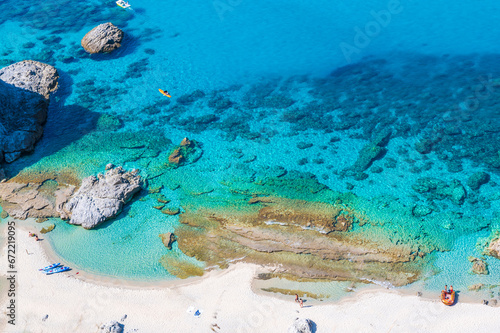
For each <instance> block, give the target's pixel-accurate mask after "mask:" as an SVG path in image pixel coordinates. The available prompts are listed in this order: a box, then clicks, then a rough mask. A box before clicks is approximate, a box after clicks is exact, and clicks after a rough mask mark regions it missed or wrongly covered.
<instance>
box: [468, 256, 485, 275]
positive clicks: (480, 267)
mask: <svg viewBox="0 0 500 333" xmlns="http://www.w3.org/2000/svg"><path fill="white" fill-rule="evenodd" d="M469 261H470V262H471V263H472V273H473V274H485V275H487V274H488V273H489V272H488V265H487V264H486V262H485V261H484V260H482V259H479V258H475V257H469Z"/></svg>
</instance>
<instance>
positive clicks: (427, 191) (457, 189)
mask: <svg viewBox="0 0 500 333" xmlns="http://www.w3.org/2000/svg"><path fill="white" fill-rule="evenodd" d="M412 188H413V190H414V191H415V192H418V193H420V194H423V195H424V196H425V197H427V198H428V199H431V200H443V199H446V198H448V199H450V200H451V202H453V203H454V204H455V205H461V204H463V203H464V201H465V198H466V197H467V192H466V191H465V188H464V186H463V185H462V184H461V183H460V182H459V181H458V180H452V181H451V182H450V183H449V184H447V183H446V182H444V181H442V180H440V179H437V178H432V177H423V178H419V179H417V181H416V182H415V184H413V185H412Z"/></svg>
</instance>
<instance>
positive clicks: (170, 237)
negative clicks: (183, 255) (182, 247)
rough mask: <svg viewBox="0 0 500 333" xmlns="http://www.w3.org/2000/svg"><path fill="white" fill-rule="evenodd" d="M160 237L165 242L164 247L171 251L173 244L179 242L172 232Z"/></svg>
mask: <svg viewBox="0 0 500 333" xmlns="http://www.w3.org/2000/svg"><path fill="white" fill-rule="evenodd" d="M159 237H160V238H161V241H162V242H163V245H165V247H166V248H167V249H169V250H172V244H173V243H174V242H175V241H176V240H177V238H176V237H175V235H174V234H173V233H172V232H167V233H165V234H160V235H159Z"/></svg>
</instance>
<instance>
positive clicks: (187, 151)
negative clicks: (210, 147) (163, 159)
mask: <svg viewBox="0 0 500 333" xmlns="http://www.w3.org/2000/svg"><path fill="white" fill-rule="evenodd" d="M202 154H203V151H202V150H201V147H200V145H199V144H198V143H197V142H196V141H194V140H189V139H188V138H184V139H182V141H181V143H180V145H179V146H177V147H176V148H174V150H173V151H172V152H171V153H170V155H169V156H168V164H169V165H171V166H180V165H184V164H189V163H194V162H196V161H197V160H198V159H199V158H200V157H201V155H202Z"/></svg>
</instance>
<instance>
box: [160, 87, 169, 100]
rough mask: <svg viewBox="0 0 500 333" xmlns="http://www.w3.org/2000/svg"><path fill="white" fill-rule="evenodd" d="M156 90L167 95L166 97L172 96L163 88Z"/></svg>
mask: <svg viewBox="0 0 500 333" xmlns="http://www.w3.org/2000/svg"><path fill="white" fill-rule="evenodd" d="M158 91H159V92H160V93H161V94H163V95H165V96H167V97H168V98H170V97H172V96H170V94H169V93H168V91H165V90H162V89H158Z"/></svg>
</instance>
